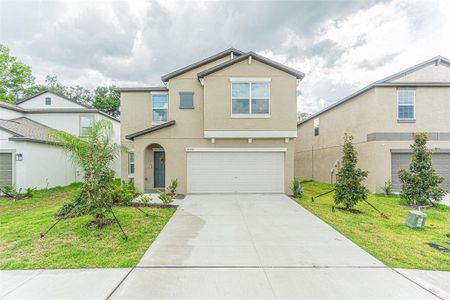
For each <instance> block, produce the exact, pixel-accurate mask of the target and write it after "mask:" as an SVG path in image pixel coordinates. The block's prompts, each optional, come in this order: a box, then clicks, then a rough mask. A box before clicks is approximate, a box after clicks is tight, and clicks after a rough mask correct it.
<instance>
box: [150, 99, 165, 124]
mask: <svg viewBox="0 0 450 300" xmlns="http://www.w3.org/2000/svg"><path fill="white" fill-rule="evenodd" d="M168 107H169V95H168V94H162V93H161V94H152V117H153V122H155V123H163V122H166V121H167V109H168Z"/></svg>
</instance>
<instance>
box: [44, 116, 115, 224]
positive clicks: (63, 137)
mask: <svg viewBox="0 0 450 300" xmlns="http://www.w3.org/2000/svg"><path fill="white" fill-rule="evenodd" d="M51 136H52V138H53V141H55V142H56V143H58V144H59V145H60V146H61V147H62V148H63V149H64V151H66V152H67V153H68V154H69V155H70V157H71V159H72V160H73V161H74V162H75V163H76V164H77V165H78V166H79V167H81V169H82V170H83V173H84V177H83V182H82V186H81V192H80V196H79V198H78V199H77V203H76V205H78V206H80V207H77V211H79V212H84V213H87V214H90V215H92V216H93V217H94V218H96V219H98V220H99V221H104V220H105V218H106V215H107V214H108V213H109V212H110V211H111V207H112V202H113V199H112V183H113V179H114V171H113V170H112V168H111V163H112V162H113V161H114V159H116V158H117V157H118V155H119V153H120V149H121V146H120V145H118V144H116V143H114V142H112V141H111V136H112V124H111V122H109V121H108V120H105V119H103V120H100V121H98V122H95V123H94V124H93V125H92V127H91V128H90V129H89V131H88V133H87V135H86V136H80V137H78V136H75V135H72V134H70V133H67V132H63V131H58V132H53V133H52V134H51Z"/></svg>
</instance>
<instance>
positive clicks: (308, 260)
mask: <svg viewBox="0 0 450 300" xmlns="http://www.w3.org/2000/svg"><path fill="white" fill-rule="evenodd" d="M111 298H112V299H144V298H145V299H293V298H303V299H439V298H438V297H436V294H433V293H432V292H431V291H430V290H429V289H427V288H425V287H424V286H422V285H420V284H418V283H416V282H414V281H413V280H410V279H408V278H406V277H405V276H404V275H402V274H401V273H399V272H397V271H395V270H392V269H390V268H387V267H385V266H384V265H383V264H382V263H381V262H379V261H378V260H376V259H375V258H374V257H372V256H371V255H369V254H368V253H366V252H365V251H363V250H362V249H361V248H359V247H358V246H356V245H355V244H353V243H352V242H351V241H349V240H348V239H347V238H345V237H344V236H343V235H341V234H339V233H338V232H337V231H335V230H334V229H332V228H331V227H330V226H328V225H327V224H325V223H324V222H322V221H321V220H319V219H318V218H317V217H315V216H314V215H312V214H311V213H309V212H308V211H307V210H305V209H304V208H302V207H301V206H300V205H298V204H296V203H295V202H294V201H292V200H291V199H290V198H288V197H287V196H284V195H189V196H187V197H186V198H185V200H184V201H183V203H182V205H181V206H180V208H179V209H178V210H177V212H176V213H175V215H174V216H173V217H172V219H171V220H170V221H169V223H168V224H167V225H166V227H165V228H164V230H163V231H162V232H161V234H160V235H159V236H158V238H157V240H156V241H155V242H154V243H153V244H152V246H151V247H150V248H149V250H148V251H147V252H146V254H145V255H144V257H143V258H142V260H141V262H140V263H139V265H138V266H137V267H136V268H135V269H134V270H132V271H131V272H130V273H129V275H128V276H127V277H126V278H125V280H124V281H123V282H122V283H121V284H120V285H119V286H118V288H117V289H116V290H115V291H114V293H112V296H111Z"/></svg>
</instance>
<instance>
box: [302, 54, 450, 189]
mask: <svg viewBox="0 0 450 300" xmlns="http://www.w3.org/2000/svg"><path fill="white" fill-rule="evenodd" d="M449 100H450V61H449V60H448V59H445V58H443V57H440V56H438V57H435V58H433V59H430V60H428V61H425V62H423V63H421V64H418V65H416V66H413V67H411V68H409V69H406V70H403V71H401V72H398V73H396V74H394V75H392V76H389V77H387V78H384V79H381V80H379V81H377V82H375V83H373V84H371V85H369V86H367V87H365V88H363V89H361V90H359V91H357V92H356V93H354V94H352V95H350V96H348V97H346V98H344V99H342V100H340V101H338V102H336V103H334V104H333V105H331V106H329V107H327V108H325V109H323V110H322V111H319V112H318V113H316V114H314V115H312V116H310V117H309V118H307V119H305V120H303V121H301V122H299V123H298V126H297V131H298V137H297V140H296V149H295V176H296V177H299V178H307V179H315V180H318V181H322V182H333V183H334V182H336V173H337V170H338V169H339V167H340V164H341V161H340V159H341V156H342V154H341V151H342V143H343V139H342V138H343V135H344V133H349V134H351V135H353V136H354V143H355V148H356V149H357V151H358V153H359V165H360V167H361V168H362V169H364V170H367V171H369V175H368V178H367V180H366V182H365V184H366V186H367V187H368V188H369V190H370V191H371V192H380V191H381V189H380V187H382V186H383V185H384V183H385V181H386V180H388V179H391V180H392V184H393V189H394V191H395V192H399V191H400V190H401V183H400V181H399V179H398V171H399V170H400V169H404V168H407V167H408V165H409V163H410V161H411V150H410V148H409V145H410V144H411V143H412V140H413V139H412V133H413V132H426V133H428V147H429V148H431V149H432V151H433V155H432V160H433V165H434V167H435V169H436V171H437V173H438V174H439V175H440V176H442V177H444V183H443V184H442V187H443V188H444V189H447V190H448V189H450V122H449V116H450V101H449Z"/></svg>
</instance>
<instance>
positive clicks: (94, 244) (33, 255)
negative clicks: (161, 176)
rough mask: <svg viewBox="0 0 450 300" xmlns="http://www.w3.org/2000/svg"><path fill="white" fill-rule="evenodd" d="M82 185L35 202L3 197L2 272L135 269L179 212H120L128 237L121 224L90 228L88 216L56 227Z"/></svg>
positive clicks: (44, 194)
mask: <svg viewBox="0 0 450 300" xmlns="http://www.w3.org/2000/svg"><path fill="white" fill-rule="evenodd" d="M78 189H79V185H76V184H73V185H70V186H67V187H57V188H53V189H49V190H41V191H38V192H37V193H36V195H35V196H34V197H33V198H32V199H27V200H18V201H15V202H13V201H11V200H10V199H5V198H0V269H4V270H11V269H37V268H43V269H54V268H94V267H95V268H106V267H108V268H109V267H132V266H135V265H136V264H137V263H138V261H139V260H140V258H141V257H142V255H143V254H144V252H145V251H146V250H147V248H148V247H149V246H150V245H151V243H152V242H153V241H154V240H155V238H156V237H157V236H158V234H159V232H160V231H161V230H162V228H163V227H164V225H165V224H166V223H167V221H168V220H169V219H170V217H171V216H172V214H173V213H174V212H175V209H174V208H144V210H145V211H147V212H148V213H149V216H148V217H147V216H145V215H144V214H143V213H142V212H140V211H138V210H137V209H135V208H132V207H116V208H114V211H115V213H116V216H117V217H118V218H119V220H120V222H121V224H122V227H123V228H124V230H125V232H126V233H127V235H128V240H124V239H123V238H122V235H121V231H120V229H119V227H118V226H117V224H113V225H109V226H107V227H105V228H104V229H96V228H86V227H85V226H84V225H85V224H86V223H88V222H89V221H91V220H93V218H92V217H90V216H82V217H78V218H72V219H66V220H62V221H61V222H59V224H58V225H57V226H56V227H55V228H53V229H52V230H51V231H50V232H49V233H48V234H47V235H46V236H45V237H44V238H40V236H39V233H41V232H45V231H46V230H47V229H48V228H49V226H51V225H52V224H53V223H54V222H55V217H54V215H55V213H56V212H57V210H58V208H59V207H60V206H61V204H62V203H63V202H64V201H66V200H68V199H71V198H72V197H73V196H74V195H75V194H76V193H77V191H78Z"/></svg>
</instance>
